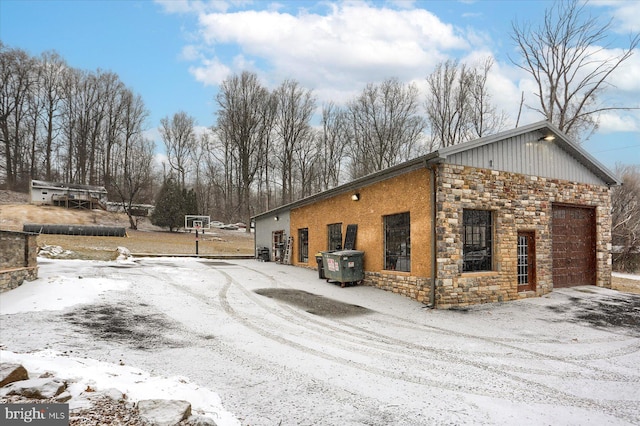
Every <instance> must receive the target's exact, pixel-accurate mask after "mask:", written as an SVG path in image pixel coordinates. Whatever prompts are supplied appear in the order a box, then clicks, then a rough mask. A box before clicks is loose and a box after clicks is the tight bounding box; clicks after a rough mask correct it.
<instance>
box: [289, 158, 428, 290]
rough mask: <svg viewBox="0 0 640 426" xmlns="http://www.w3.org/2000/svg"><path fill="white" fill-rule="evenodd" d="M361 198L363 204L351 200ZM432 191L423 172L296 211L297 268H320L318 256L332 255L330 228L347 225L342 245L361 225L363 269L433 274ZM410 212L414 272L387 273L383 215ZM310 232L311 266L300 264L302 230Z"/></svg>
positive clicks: (358, 242) (293, 226)
mask: <svg viewBox="0 0 640 426" xmlns="http://www.w3.org/2000/svg"><path fill="white" fill-rule="evenodd" d="M356 192H357V193H359V194H360V200H359V201H353V200H352V199H351V195H352V194H354V193H356ZM431 197H432V189H431V184H430V172H429V170H428V169H419V170H415V171H411V172H408V173H406V174H403V175H400V176H396V177H393V178H390V179H388V180H385V181H383V182H379V183H375V184H372V185H369V186H365V187H361V188H358V189H356V190H354V191H352V192H348V193H343V194H340V195H337V196H335V197H332V198H330V199H327V200H322V201H318V202H316V203H314V204H311V205H308V206H304V207H300V208H297V209H294V210H292V211H291V228H290V234H291V235H292V236H294V244H293V246H294V249H293V252H292V263H293V264H294V265H299V266H310V267H315V266H316V262H315V257H314V255H315V253H317V252H320V251H325V250H327V247H328V231H327V225H329V224H333V223H342V233H343V240H344V235H345V233H346V230H347V225H349V224H357V225H358V234H357V237H356V249H357V250H362V251H364V252H365V255H364V269H365V271H367V272H369V274H368V281H369V282H368V283H369V284H372V285H376V283H375V282H371V277H374V275H371V274H370V273H382V274H383V275H385V274H390V275H394V276H406V277H423V278H428V277H430V275H431V250H432V241H431V233H432V232H431V231H432V221H431V216H432V207H431ZM403 212H409V214H410V216H411V272H396V271H384V270H383V265H384V226H383V221H384V218H383V217H384V216H386V215H391V214H396V213H403ZM301 228H308V229H309V262H308V263H304V264H301V263H300V262H298V238H297V236H298V230H299V229H301Z"/></svg>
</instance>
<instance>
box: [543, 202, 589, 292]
mask: <svg viewBox="0 0 640 426" xmlns="http://www.w3.org/2000/svg"><path fill="white" fill-rule="evenodd" d="M595 216H596V215H595V209H593V208H584V207H574V206H563V205H554V206H553V221H552V245H553V249H552V255H553V287H554V288H559V287H571V286H576V285H595V283H596V220H595Z"/></svg>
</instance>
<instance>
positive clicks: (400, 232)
mask: <svg viewBox="0 0 640 426" xmlns="http://www.w3.org/2000/svg"><path fill="white" fill-rule="evenodd" d="M395 220H397V221H398V222H396V223H390V221H395ZM382 227H383V232H384V248H383V253H384V263H383V266H384V270H386V271H398V272H411V213H410V212H409V211H406V212H401V213H394V214H390V215H385V216H383V217H382ZM403 245H404V248H403Z"/></svg>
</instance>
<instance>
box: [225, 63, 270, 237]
mask: <svg viewBox="0 0 640 426" xmlns="http://www.w3.org/2000/svg"><path fill="white" fill-rule="evenodd" d="M216 101H217V102H218V105H219V107H220V108H219V110H218V118H217V124H216V128H215V131H216V135H217V136H218V138H219V139H220V140H221V142H222V144H223V146H224V147H225V148H224V149H225V160H226V161H233V162H234V163H235V167H233V168H229V169H228V170H236V172H235V173H236V174H235V176H232V175H231V174H230V173H227V176H226V177H225V179H228V180H229V181H230V184H233V185H234V186H235V187H236V188H237V199H238V214H239V215H240V216H241V217H242V218H243V219H244V220H245V221H246V222H247V223H248V222H249V220H250V218H251V205H250V195H251V187H252V185H253V183H254V181H255V179H256V176H257V173H258V172H259V171H260V170H261V165H262V163H263V162H264V161H265V156H266V151H265V140H267V139H268V134H269V133H270V132H271V131H272V129H271V128H270V127H269V126H270V124H271V115H272V102H271V99H270V95H269V91H268V90H267V89H266V88H265V87H263V86H262V85H261V84H260V82H259V81H258V76H257V75H256V74H254V73H250V72H247V71H244V72H243V73H242V74H241V75H233V76H230V77H228V78H227V79H226V80H224V81H223V82H222V84H221V85H220V90H219V92H218V94H217V96H216ZM247 232H250V229H249V227H247Z"/></svg>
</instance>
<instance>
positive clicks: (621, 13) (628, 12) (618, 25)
mask: <svg viewBox="0 0 640 426" xmlns="http://www.w3.org/2000/svg"><path fill="white" fill-rule="evenodd" d="M591 4H592V5H593V6H608V7H610V8H612V11H611V15H612V17H613V19H614V24H613V25H612V27H611V28H612V29H613V30H614V31H616V32H619V33H623V34H625V33H629V32H632V33H637V32H640V19H639V17H640V1H629V0H596V1H593V2H592V3H591Z"/></svg>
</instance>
